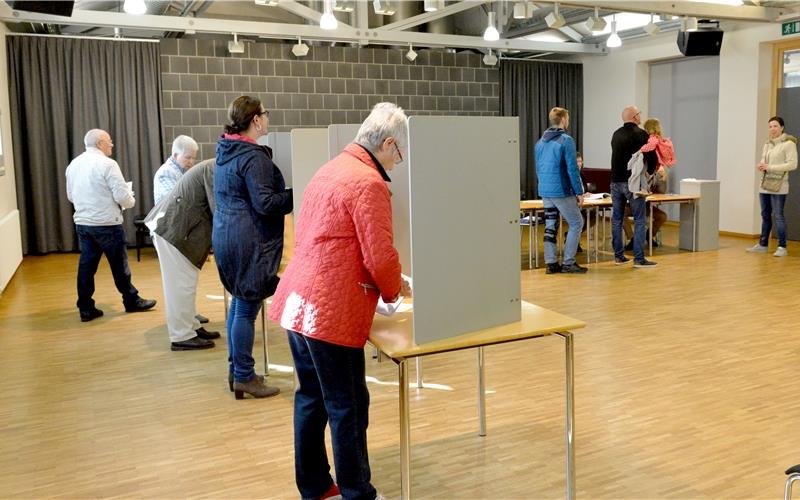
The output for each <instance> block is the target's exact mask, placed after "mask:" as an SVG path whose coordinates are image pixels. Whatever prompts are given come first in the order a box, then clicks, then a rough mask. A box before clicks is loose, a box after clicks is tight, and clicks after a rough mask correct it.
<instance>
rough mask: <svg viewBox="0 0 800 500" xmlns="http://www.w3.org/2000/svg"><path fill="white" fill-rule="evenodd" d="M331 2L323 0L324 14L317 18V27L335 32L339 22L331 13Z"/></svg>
mask: <svg viewBox="0 0 800 500" xmlns="http://www.w3.org/2000/svg"><path fill="white" fill-rule="evenodd" d="M331 1H332V0H325V13H324V14H322V17H320V18H319V27H320V28H322V29H324V30H335V29H336V28H338V27H339V21H337V20H336V17H334V15H333V12H331V10H332V9H331Z"/></svg>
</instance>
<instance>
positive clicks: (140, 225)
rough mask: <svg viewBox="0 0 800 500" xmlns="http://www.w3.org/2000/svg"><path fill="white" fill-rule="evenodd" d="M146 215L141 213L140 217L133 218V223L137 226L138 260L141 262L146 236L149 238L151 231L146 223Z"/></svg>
mask: <svg viewBox="0 0 800 500" xmlns="http://www.w3.org/2000/svg"><path fill="white" fill-rule="evenodd" d="M144 218H145V216H144V215H140V216H139V217H137V218H135V219H133V225H134V226H135V227H136V261H137V262H139V261H141V260H142V258H141V256H142V246H143V245H144V243H145V238H147V236H148V234H150V231H148V229H147V226H145V225H144Z"/></svg>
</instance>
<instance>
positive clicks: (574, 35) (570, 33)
mask: <svg viewBox="0 0 800 500" xmlns="http://www.w3.org/2000/svg"><path fill="white" fill-rule="evenodd" d="M558 31H560V32H561V33H563V34H565V35H566V36H567V38H569V39H570V40H572V41H573V42H578V43H581V42H582V41H583V35H581V34H580V33H578V32H577V31H575V30H574V29H572V28H570V27H569V26H564V27H563V28H558Z"/></svg>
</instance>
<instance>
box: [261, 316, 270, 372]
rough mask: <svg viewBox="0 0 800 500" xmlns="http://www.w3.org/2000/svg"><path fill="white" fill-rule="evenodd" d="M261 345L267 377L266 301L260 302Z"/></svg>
mask: <svg viewBox="0 0 800 500" xmlns="http://www.w3.org/2000/svg"><path fill="white" fill-rule="evenodd" d="M261 346H262V347H263V348H264V376H265V377H269V353H268V351H267V301H266V300H265V301H263V302H262V303H261Z"/></svg>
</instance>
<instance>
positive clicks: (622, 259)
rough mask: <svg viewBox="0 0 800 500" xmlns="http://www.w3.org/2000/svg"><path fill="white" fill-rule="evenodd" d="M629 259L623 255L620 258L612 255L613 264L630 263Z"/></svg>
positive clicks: (622, 264)
mask: <svg viewBox="0 0 800 500" xmlns="http://www.w3.org/2000/svg"><path fill="white" fill-rule="evenodd" d="M630 261H631V259H629V258H627V257H625V256H623V257H622V258H617V257H614V265H615V266H624V265H625V264H628V263H630Z"/></svg>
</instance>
